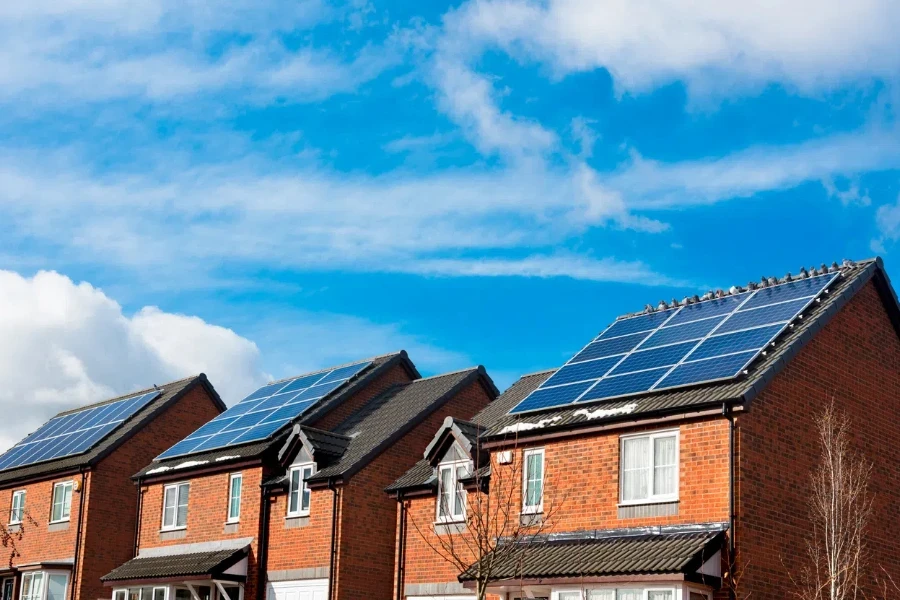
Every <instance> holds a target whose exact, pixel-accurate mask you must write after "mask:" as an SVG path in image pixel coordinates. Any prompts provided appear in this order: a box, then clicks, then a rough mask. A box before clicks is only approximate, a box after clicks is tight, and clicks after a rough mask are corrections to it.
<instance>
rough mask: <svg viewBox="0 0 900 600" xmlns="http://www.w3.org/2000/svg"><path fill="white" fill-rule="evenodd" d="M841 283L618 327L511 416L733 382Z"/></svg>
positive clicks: (788, 287)
mask: <svg viewBox="0 0 900 600" xmlns="http://www.w3.org/2000/svg"><path fill="white" fill-rule="evenodd" d="M839 275H840V274H839V273H828V274H825V275H820V276H817V277H809V278H806V279H800V280H795V281H792V282H789V283H783V284H780V285H774V286H769V287H765V288H759V289H756V290H752V291H747V292H743V293H739V294H733V295H730V296H725V297H723V298H718V299H713V300H706V301H703V302H696V303H692V304H684V305H682V306H679V307H675V308H670V309H668V310H661V311H658V312H652V313H647V314H641V315H637V316H633V317H626V318H621V319H618V320H616V321H615V322H614V323H613V324H612V325H610V326H609V327H608V328H606V330H605V331H603V333H601V334H600V335H599V336H597V337H596V338H594V339H593V340H592V341H591V343H589V344H588V345H587V346H585V347H584V348H583V349H582V350H581V351H580V352H579V353H578V354H576V355H575V356H574V357H573V358H572V359H571V360H569V361H568V362H567V363H566V364H565V365H563V366H562V367H560V368H559V369H558V370H557V371H556V372H555V373H554V374H553V375H552V376H550V377H549V378H548V379H547V380H546V381H544V383H542V384H541V385H540V386H539V387H538V388H537V389H535V390H534V391H532V392H531V394H529V395H528V396H526V397H525V398H524V399H523V400H522V401H521V402H519V404H517V405H516V406H515V407H514V408H513V409H512V410H511V411H510V413H511V414H515V413H523V412H529V411H533V410H541V409H546V408H553V407H559V406H564V405H566V404H573V403H584V402H596V401H600V400H609V399H612V398H620V397H623V396H629V395H632V394H639V393H646V392H652V391H656V390H663V389H669V388H675V387H681V386H687V385H694V384H698V383H708V382H711V381H717V380H723V379H731V378H733V377H736V376H737V375H738V374H740V373H741V372H742V371H743V370H744V369H745V368H746V367H747V365H749V364H750V362H751V361H752V360H753V359H754V358H756V356H757V355H758V354H759V353H760V352H761V351H762V350H763V349H764V348H765V347H766V346H767V345H768V344H769V343H771V342H772V341H773V340H774V339H775V338H776V337H777V336H778V335H779V334H780V333H781V332H782V331H784V329H785V328H786V327H787V326H788V325H789V324H790V322H791V321H792V320H794V318H796V317H797V315H799V314H801V313H802V312H803V310H805V309H806V307H807V306H809V305H810V304H811V303H812V302H814V301H815V300H816V298H817V297H818V296H819V294H820V293H822V291H823V290H825V289H826V288H827V287H828V286H829V285H831V283H832V282H833V281H834V280H835V279H836V278H837V277H838V276H839Z"/></svg>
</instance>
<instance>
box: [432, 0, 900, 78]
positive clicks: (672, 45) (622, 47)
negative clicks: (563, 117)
mask: <svg viewBox="0 0 900 600" xmlns="http://www.w3.org/2000/svg"><path fill="white" fill-rule="evenodd" d="M445 22H446V29H447V32H448V36H450V37H451V38H452V40H453V41H452V42H449V43H452V44H453V46H454V48H455V50H456V51H457V52H466V53H468V54H469V55H477V54H478V53H480V51H481V49H482V48H484V47H486V46H495V47H499V48H501V49H503V50H505V51H506V52H508V53H510V54H512V55H513V56H517V57H522V58H528V59H533V60H537V61H541V62H547V63H549V64H551V65H552V67H553V69H554V70H555V71H556V73H557V74H558V75H565V74H567V73H571V72H575V71H587V70H594V69H600V68H605V69H608V70H609V71H610V73H611V74H612V76H613V78H614V81H615V82H616V85H617V86H619V87H620V88H624V89H628V90H637V91H642V90H649V89H652V88H654V87H656V86H659V85H661V84H665V83H668V82H671V81H675V80H687V81H688V82H690V83H692V84H693V85H695V86H696V87H699V88H703V91H712V92H714V93H717V94H720V95H725V94H730V93H733V92H734V91H735V90H736V89H741V88H745V87H746V86H748V85H758V84H764V83H767V82H772V81H777V82H783V83H786V84H788V85H790V86H794V87H796V88H798V89H801V90H805V91H814V90H819V89H827V88H830V87H832V86H835V85H838V84H840V83H844V82H857V81H860V80H866V79H868V78H871V77H888V78H894V77H896V74H897V71H898V69H900V40H898V37H897V36H896V31H897V29H898V27H900V5H898V4H897V3H896V2H893V1H892V0H860V1H858V2H851V3H848V2H844V1H843V0H795V1H792V2H781V1H779V0H762V1H760V2H722V1H719V0H699V1H697V2H690V3H684V2H677V1H675V0H637V1H634V0H611V1H607V2H595V1H593V0H549V1H547V2H538V1H527V0H524V1H514V0H473V1H471V2H469V3H467V4H465V5H464V6H463V7H461V8H460V9H459V10H457V11H455V12H453V13H451V14H450V15H449V16H448V17H447V18H446V19H445Z"/></svg>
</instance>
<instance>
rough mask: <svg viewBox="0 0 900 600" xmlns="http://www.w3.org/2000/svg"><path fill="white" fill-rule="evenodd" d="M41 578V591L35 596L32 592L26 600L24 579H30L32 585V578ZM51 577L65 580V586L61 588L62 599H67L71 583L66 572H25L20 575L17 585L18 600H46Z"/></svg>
mask: <svg viewBox="0 0 900 600" xmlns="http://www.w3.org/2000/svg"><path fill="white" fill-rule="evenodd" d="M35 575H40V576H41V589H40V591H39V592H38V593H37V594H35V593H34V592H33V591H32V593H31V594H29V595H28V596H27V598H26V596H25V595H24V592H25V578H26V577H31V581H32V585H33V584H34V576H35ZM53 576H62V577H65V579H66V584H65V586H64V587H63V594H62V595H63V598H64V599H65V598H67V597H68V595H69V585H71V583H72V578H71V576H70V575H69V572H68V571H42V570H40V571H26V572H24V573H22V581H21V583H20V584H19V597H18V600H47V591H48V589H49V587H50V585H49V584H50V578H51V577H53Z"/></svg>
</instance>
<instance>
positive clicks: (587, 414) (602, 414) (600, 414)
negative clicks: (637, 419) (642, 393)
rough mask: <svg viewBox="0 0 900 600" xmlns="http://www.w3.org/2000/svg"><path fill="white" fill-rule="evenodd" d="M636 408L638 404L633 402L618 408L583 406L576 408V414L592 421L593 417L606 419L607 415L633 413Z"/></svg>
mask: <svg viewBox="0 0 900 600" xmlns="http://www.w3.org/2000/svg"><path fill="white" fill-rule="evenodd" d="M636 408H637V404H636V403H634V402H632V403H631V404H626V405H625V406H620V407H618V408H598V409H597V410H588V409H586V408H582V409H580V410H576V411H575V412H574V414H575V415H576V416H581V417H584V418H585V419H587V420H589V421H590V420H591V419H605V418H606V417H614V416H616V415H627V414H630V413H633V412H634V409H636Z"/></svg>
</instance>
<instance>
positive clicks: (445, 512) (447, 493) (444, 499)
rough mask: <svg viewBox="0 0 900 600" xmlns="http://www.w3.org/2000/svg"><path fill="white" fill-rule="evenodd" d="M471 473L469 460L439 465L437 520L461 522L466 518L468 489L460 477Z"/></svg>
mask: <svg viewBox="0 0 900 600" xmlns="http://www.w3.org/2000/svg"><path fill="white" fill-rule="evenodd" d="M468 474H469V461H454V462H446V463H441V464H440V465H438V500H437V520H438V521H442V522H449V523H453V522H459V521H464V520H465V518H466V491H465V490H464V489H463V486H462V484H461V483H460V482H459V480H460V479H464V478H465V477H466V476H467V475H468Z"/></svg>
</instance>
